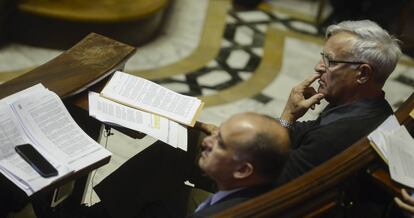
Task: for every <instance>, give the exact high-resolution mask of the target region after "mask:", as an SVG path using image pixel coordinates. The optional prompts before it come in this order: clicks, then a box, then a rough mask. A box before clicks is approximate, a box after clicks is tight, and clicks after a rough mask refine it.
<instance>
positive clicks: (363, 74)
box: [357, 64, 373, 84]
mask: <svg viewBox="0 0 414 218" xmlns="http://www.w3.org/2000/svg"><path fill="white" fill-rule="evenodd" d="M358 69H359V71H358V75H357V82H358V84H365V83H366V82H367V81H368V80H370V79H372V77H373V71H372V67H371V66H370V65H369V64H361V65H360V66H359V68H358Z"/></svg>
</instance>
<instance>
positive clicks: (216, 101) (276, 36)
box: [0, 0, 414, 204]
mask: <svg viewBox="0 0 414 218" xmlns="http://www.w3.org/2000/svg"><path fill="white" fill-rule="evenodd" d="M317 2H318V1H308V0H295V1H290V0H269V1H266V2H265V3H263V4H262V5H260V7H259V8H260V9H258V10H251V11H237V10H234V9H232V7H231V3H230V1H226V0H197V1H194V0H176V1H175V2H174V4H173V5H172V7H173V10H171V13H169V14H168V15H167V16H168V22H167V23H166V25H165V26H164V29H163V30H162V31H161V34H160V36H159V37H157V38H156V39H154V40H153V41H152V42H150V43H148V44H146V45H143V46H141V47H139V48H138V52H137V53H136V55H134V56H133V57H131V59H130V60H129V61H128V62H127V64H126V67H125V71H126V72H128V73H131V74H134V75H140V76H142V77H145V78H148V79H151V80H153V81H155V82H157V83H159V84H161V85H163V86H165V87H167V88H170V89H172V90H175V91H177V92H180V93H184V94H187V95H192V96H198V97H200V98H201V99H202V100H203V101H205V102H206V107H205V109H204V110H203V112H202V114H201V117H200V120H201V121H204V122H209V123H214V124H217V125H218V124H220V122H221V121H222V120H225V119H226V118H228V117H229V116H231V115H233V114H235V113H238V112H242V111H256V112H260V113H264V114H268V115H270V116H273V117H278V116H279V115H280V113H281V111H282V110H283V106H284V103H285V102H286V100H287V98H288V95H289V92H290V90H291V88H292V87H293V86H294V85H296V84H298V83H299V82H300V81H302V80H303V79H304V78H305V77H306V76H307V75H309V74H311V73H313V67H314V65H315V64H316V63H317V62H318V61H319V59H320V55H319V53H320V50H321V47H322V43H323V38H322V36H320V35H318V32H317V29H316V27H315V25H314V23H315V22H314V18H315V14H316V9H317V5H315V4H317ZM329 10H330V9H329V6H328V7H327V8H326V10H324V11H325V13H328V12H329ZM61 52H62V51H59V50H51V49H44V48H36V47H30V46H26V45H21V44H9V45H6V46H5V47H3V48H1V49H0V81H3V82H4V81H7V80H8V79H10V78H13V77H15V76H17V75H20V74H22V73H24V72H26V71H27V70H29V69H32V68H34V67H36V66H38V65H40V64H42V63H45V62H46V61H48V60H50V59H52V58H53V57H55V56H57V55H59V54H60V53H61ZM384 90H385V92H386V98H387V100H388V101H389V102H390V103H391V105H392V106H393V108H394V109H395V108H398V106H399V105H400V104H401V103H402V102H403V101H404V100H405V99H406V98H407V97H408V96H409V95H410V94H411V93H412V92H413V90H414V62H413V60H411V59H410V58H409V57H407V56H405V57H403V58H402V60H401V61H400V63H399V64H398V66H397V68H396V70H395V72H394V73H393V74H392V76H391V78H390V79H389V80H388V81H387V83H386V85H385V87H384ZM324 104H326V102H324V103H323V104H322V105H321V106H319V107H317V108H316V110H313V111H309V112H308V113H307V114H306V115H305V116H304V117H303V118H302V119H304V120H306V119H311V118H313V117H315V116H317V115H318V113H319V112H320V110H321V109H322V108H323V105H324ZM100 141H101V144H102V145H103V146H106V147H107V148H108V149H109V150H111V151H112V152H113V157H112V159H111V162H110V164H108V165H106V166H104V167H102V168H100V169H99V170H97V171H96V172H94V173H93V174H92V176H91V177H90V184H89V190H88V193H87V194H86V195H85V200H84V201H85V203H87V204H93V203H94V202H97V201H99V199H98V198H97V196H96V195H94V194H93V193H92V192H90V188H91V187H92V186H93V185H95V184H97V183H99V181H101V180H102V179H103V178H105V176H107V175H108V174H110V173H111V172H112V171H113V170H115V169H116V168H118V167H119V166H120V165H121V164H122V163H124V162H125V161H126V160H127V159H128V158H130V157H131V156H133V155H135V154H136V153H138V152H140V151H142V150H143V149H145V148H146V147H147V146H148V145H150V144H151V143H152V142H154V141H155V139H153V138H151V137H144V138H143V139H139V140H138V139H131V138H129V137H127V136H125V135H123V134H122V133H119V132H116V131H114V135H112V136H110V137H109V138H107V137H105V136H104V134H103V135H102V137H101V140H100Z"/></svg>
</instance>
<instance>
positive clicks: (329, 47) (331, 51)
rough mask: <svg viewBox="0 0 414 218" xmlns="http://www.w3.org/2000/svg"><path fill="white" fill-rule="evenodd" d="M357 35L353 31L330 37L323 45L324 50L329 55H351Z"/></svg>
mask: <svg viewBox="0 0 414 218" xmlns="http://www.w3.org/2000/svg"><path fill="white" fill-rule="evenodd" d="M355 40H356V36H355V35H354V34H351V33H347V32H341V33H337V34H335V35H332V36H331V37H329V39H328V40H327V41H326V42H325V45H324V47H323V52H324V53H325V54H327V55H328V56H329V57H333V58H334V57H335V56H340V55H349V54H350V50H351V48H352V45H353V44H354V43H355Z"/></svg>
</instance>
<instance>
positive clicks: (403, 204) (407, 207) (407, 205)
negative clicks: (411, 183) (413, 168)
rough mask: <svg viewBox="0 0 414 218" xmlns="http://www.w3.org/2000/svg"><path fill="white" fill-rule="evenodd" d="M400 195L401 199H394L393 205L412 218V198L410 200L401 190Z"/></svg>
mask: <svg viewBox="0 0 414 218" xmlns="http://www.w3.org/2000/svg"><path fill="white" fill-rule="evenodd" d="M401 194H402V198H403V199H402V200H401V199H399V198H394V201H395V203H396V204H397V205H398V207H400V208H401V209H403V210H404V211H406V212H408V213H409V214H410V215H411V217H414V198H412V197H411V196H410V195H409V194H408V193H407V191H406V190H405V189H401Z"/></svg>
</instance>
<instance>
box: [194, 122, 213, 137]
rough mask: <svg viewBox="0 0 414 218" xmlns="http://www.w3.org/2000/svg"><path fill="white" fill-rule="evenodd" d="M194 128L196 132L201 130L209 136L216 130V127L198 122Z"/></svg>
mask: <svg viewBox="0 0 414 218" xmlns="http://www.w3.org/2000/svg"><path fill="white" fill-rule="evenodd" d="M194 127H195V128H196V129H198V130H201V131H202V132H204V133H205V134H207V135H211V134H212V133H213V132H214V131H216V130H218V127H217V126H216V125H214V124H210V123H203V122H199V121H197V122H196V123H195V125H194Z"/></svg>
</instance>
